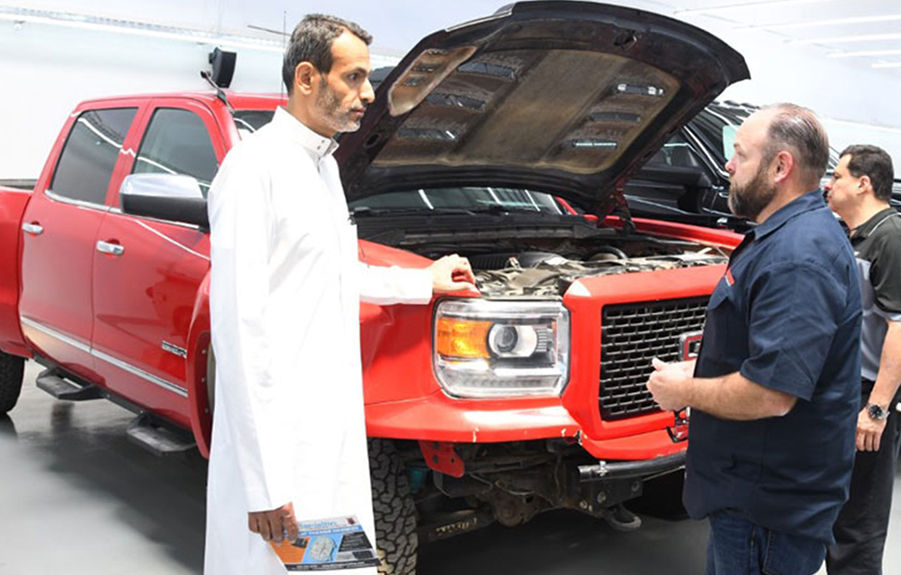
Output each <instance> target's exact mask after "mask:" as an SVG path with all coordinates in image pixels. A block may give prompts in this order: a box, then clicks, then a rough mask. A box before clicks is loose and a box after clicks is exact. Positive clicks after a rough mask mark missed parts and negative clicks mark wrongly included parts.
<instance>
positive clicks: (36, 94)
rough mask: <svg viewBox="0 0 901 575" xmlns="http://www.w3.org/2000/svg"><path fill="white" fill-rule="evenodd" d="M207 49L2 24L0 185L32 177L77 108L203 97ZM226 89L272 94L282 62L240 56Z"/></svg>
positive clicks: (256, 54) (254, 54)
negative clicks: (125, 97)
mask: <svg viewBox="0 0 901 575" xmlns="http://www.w3.org/2000/svg"><path fill="white" fill-rule="evenodd" d="M211 49H212V48H211V47H210V46H200V45H197V44H191V43H186V42H176V41H170V40H157V39H152V38H141V37H135V36H125V35H120V34H108V33H98V32H90V31H85V30H79V29H70V28H61V27H50V26H39V25H28V24H25V25H24V26H22V28H21V29H19V30H14V29H13V24H12V22H4V21H0V79H2V88H0V125H2V130H0V179H11V178H36V177H37V176H38V174H39V173H40V171H41V169H42V168H43V163H44V160H45V159H46V156H47V154H48V152H49V151H50V148H51V147H52V146H53V142H54V140H55V139H56V136H57V134H58V132H59V130H60V128H61V127H62V125H63V122H64V120H65V118H66V116H67V115H68V114H69V113H70V112H71V111H72V109H73V108H74V107H75V106H76V104H78V103H79V102H80V101H82V100H85V99H88V98H96V97H102V96H111V95H119V94H140V93H152V92H163V91H184V90H205V89H208V84H206V82H205V81H204V80H202V79H201V77H200V71H201V70H206V69H209V63H208V61H207V58H208V54H209V52H210V50H211ZM232 88H234V89H236V90H247V91H262V92H278V91H279V90H281V57H280V56H279V55H278V54H275V53H271V52H260V51H252V50H244V51H242V52H241V53H240V54H239V55H238V65H237V67H236V70H235V77H234V80H233V82H232Z"/></svg>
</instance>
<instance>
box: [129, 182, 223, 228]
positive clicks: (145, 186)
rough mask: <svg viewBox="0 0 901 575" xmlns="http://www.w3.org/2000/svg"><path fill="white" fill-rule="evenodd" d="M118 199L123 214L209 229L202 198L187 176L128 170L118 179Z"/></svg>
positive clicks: (195, 185) (194, 183) (204, 203)
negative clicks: (120, 180)
mask: <svg viewBox="0 0 901 575" xmlns="http://www.w3.org/2000/svg"><path fill="white" fill-rule="evenodd" d="M119 201H120V203H121V206H122V211H123V212H124V213H126V214H131V215H133V216H143V217H147V218H156V219H158V220H166V221H171V222H179V223H184V224H193V225H195V226H198V227H200V228H201V229H202V230H204V231H209V229H210V220H209V215H208V214H207V206H206V198H204V197H203V194H202V193H201V191H200V184H198V183H197V180H196V179H194V178H192V177H191V176H184V175H177V174H131V175H130V176H126V177H125V179H124V180H123V181H122V186H120V188H119Z"/></svg>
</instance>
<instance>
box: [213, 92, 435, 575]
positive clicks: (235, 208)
mask: <svg viewBox="0 0 901 575" xmlns="http://www.w3.org/2000/svg"><path fill="white" fill-rule="evenodd" d="M335 147H336V144H335V143H334V141H333V140H331V139H328V138H323V137H321V136H319V135H317V134H316V133H315V132H313V131H312V130H310V129H309V128H307V127H306V126H304V125H303V124H302V123H300V122H299V121H298V120H296V119H295V118H294V117H293V116H291V115H290V114H289V113H288V112H286V111H285V110H284V109H279V110H277V111H276V113H275V117H274V118H273V121H272V122H271V123H270V124H268V125H267V126H265V127H263V128H262V129H260V130H259V131H258V132H256V133H255V134H253V135H251V136H249V137H248V138H246V139H245V140H244V141H243V142H241V143H240V144H239V145H238V146H236V147H235V148H234V149H233V150H232V151H231V152H230V153H229V155H228V157H227V158H226V159H225V161H224V162H223V164H222V167H221V169H220V170H219V173H218V175H217V176H216V179H215V181H214V182H213V185H212V187H211V188H210V193H209V214H210V224H211V235H210V243H211V259H212V271H211V274H212V275H211V279H210V317H211V324H212V325H211V329H212V340H213V349H214V351H215V354H216V362H217V363H216V391H215V394H216V395H215V413H214V417H213V439H212V446H211V453H210V466H209V484H208V494H207V495H208V497H207V531H206V556H205V573H206V574H207V575H226V574H229V575H231V574H234V575H270V574H271V575H276V574H283V573H286V572H287V571H286V570H285V569H284V567H283V566H282V565H281V563H280V562H279V560H278V558H277V557H276V555H275V553H274V552H273V551H272V549H271V548H270V546H269V544H268V543H265V542H264V541H263V540H262V539H261V538H260V536H259V535H256V534H254V533H251V532H250V531H249V529H248V525H247V513H248V512H250V511H265V510H270V509H275V508H278V507H280V506H282V505H284V504H286V503H289V502H293V504H294V511H295V513H296V515H297V518H298V519H299V520H304V519H320V518H325V517H337V516H345V515H356V516H357V517H358V518H359V519H360V521H361V523H362V524H363V526H364V528H365V530H366V533H367V535H368V536H369V539H370V541H372V542H373V544H374V543H375V528H374V522H373V516H372V500H371V493H370V484H369V467H368V457H367V450H366V428H365V420H364V412H363V388H362V378H361V362H360V324H359V304H360V300H361V298H362V299H363V300H364V301H369V302H372V303H380V304H391V303H401V302H403V303H427V302H428V301H429V300H430V299H431V293H432V292H431V289H432V288H431V279H430V274H429V272H428V271H426V270H401V269H388V268H375V267H369V266H365V265H363V264H362V263H360V262H359V260H358V245H357V234H356V227H355V226H354V225H353V223H352V222H351V220H350V218H349V217H348V211H347V203H346V200H345V197H344V192H343V189H342V186H341V181H340V179H339V175H338V168H337V164H336V163H335V160H334V158H333V157H332V153H333V152H334V149H335ZM353 573H357V574H363V573H367V574H369V573H375V569H374V568H371V569H360V570H354V571H353Z"/></svg>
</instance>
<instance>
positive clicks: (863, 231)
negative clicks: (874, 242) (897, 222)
mask: <svg viewBox="0 0 901 575" xmlns="http://www.w3.org/2000/svg"><path fill="white" fill-rule="evenodd" d="M896 213H897V212H896V211H895V208H893V207H891V206H889V207H888V208H885V209H884V210H882V211H880V212H878V213H877V214H876V215H874V216H873V217H872V218H870V219H868V220H867V221H866V222H864V223H863V224H861V225H860V226H859V227H858V228H857V231H855V232H854V235H853V236H852V238H853V239H855V240H862V239H864V238H865V237H867V236H868V235H870V234H871V233H873V230H874V229H876V226H878V225H879V224H881V223H882V222H883V220H885V218H890V217H892V216H893V215H895V214H896Z"/></svg>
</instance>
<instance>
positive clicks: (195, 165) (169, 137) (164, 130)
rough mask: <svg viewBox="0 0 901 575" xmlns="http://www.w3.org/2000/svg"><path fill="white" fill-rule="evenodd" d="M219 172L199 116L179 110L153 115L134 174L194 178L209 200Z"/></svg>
mask: <svg viewBox="0 0 901 575" xmlns="http://www.w3.org/2000/svg"><path fill="white" fill-rule="evenodd" d="M218 169H219V164H218V162H217V161H216V151H215V150H214V149H213V142H212V140H211V139H210V133H209V131H208V130H207V128H206V125H205V124H204V123H203V120H201V119H200V116H198V115H197V114H195V113H194V112H191V111H189V110H180V109H177V108H160V109H158V110H157V111H156V112H154V114H153V118H151V120H150V125H149V126H148V127H147V133H146V134H145V135H144V140H143V141H142V142H141V148H140V149H139V150H138V157H137V159H136V160H135V166H134V170H133V173H135V174H146V173H151V174H154V173H155V174H179V175H185V176H191V177H193V178H195V179H196V180H197V183H198V184H200V190H201V191H202V192H203V196H204V197H206V194H207V192H208V191H209V189H210V183H212V181H213V177H214V176H215V175H216V170H218Z"/></svg>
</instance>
